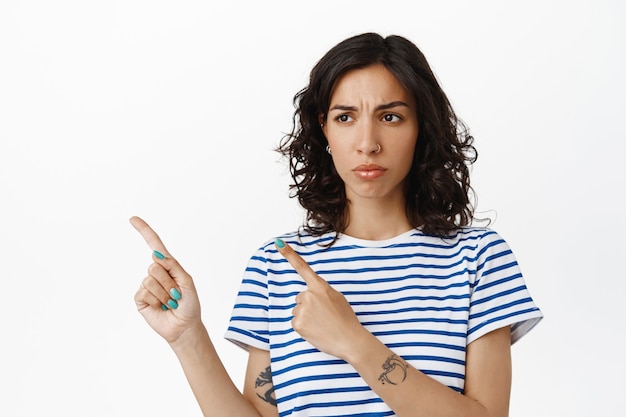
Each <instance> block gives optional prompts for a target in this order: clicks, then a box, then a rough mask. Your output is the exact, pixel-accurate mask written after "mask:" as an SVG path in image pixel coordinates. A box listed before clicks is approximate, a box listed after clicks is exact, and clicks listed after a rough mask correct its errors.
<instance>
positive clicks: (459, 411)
mask: <svg viewBox="0 0 626 417" xmlns="http://www.w3.org/2000/svg"><path fill="white" fill-rule="evenodd" d="M363 330H364V332H363V333H362V336H361V337H362V339H360V340H359V339H357V340H355V342H354V347H353V348H352V349H351V350H350V351H349V352H347V353H346V357H345V358H344V359H345V360H346V361H347V362H349V363H350V364H351V365H352V366H353V367H354V368H355V369H356V370H357V372H359V374H360V375H361V377H362V378H363V379H364V380H365V381H366V382H367V384H368V385H369V386H370V387H372V389H373V390H374V391H375V392H376V393H377V394H378V395H379V396H380V397H381V398H382V399H383V401H385V403H386V404H387V405H388V406H389V407H390V408H391V409H393V410H394V411H395V413H396V414H397V415H398V416H417V415H420V416H430V417H444V416H455V417H474V416H484V417H487V416H488V417H506V416H508V412H509V398H510V389H511V348H510V346H511V336H510V327H509V326H506V327H503V328H501V329H498V330H494V331H492V332H490V333H488V334H486V335H484V336H482V337H480V338H478V339H477V340H475V341H474V342H472V343H470V345H469V346H468V347H467V355H466V373H465V395H461V394H459V393H457V392H456V391H453V390H452V389H450V388H449V387H447V386H445V385H443V384H441V383H440V382H438V381H435V380H434V379H432V378H430V377H429V376H427V375H425V374H423V373H422V372H420V371H418V370H417V369H415V368H413V367H411V366H410V365H409V364H408V363H406V362H405V361H404V360H403V359H402V358H400V357H398V356H397V355H395V354H394V353H393V352H392V351H391V350H390V349H389V348H387V347H386V346H385V345H384V344H383V343H381V342H380V341H379V340H378V339H376V338H375V337H374V336H373V335H372V334H371V333H369V332H367V331H366V330H365V329H363Z"/></svg>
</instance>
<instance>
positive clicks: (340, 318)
mask: <svg viewBox="0 0 626 417" xmlns="http://www.w3.org/2000/svg"><path fill="white" fill-rule="evenodd" d="M281 244H282V247H281ZM276 248H277V249H278V251H279V252H280V253H281V254H282V255H283V256H284V257H285V258H286V259H287V261H289V263H290V264H291V266H293V268H294V269H295V270H296V272H298V274H299V275H300V276H301V277H302V278H303V279H304V281H305V282H306V285H307V289H306V290H304V291H302V292H301V293H300V294H298V295H297V296H296V306H295V307H294V309H293V313H292V314H293V319H292V321H291V325H292V327H293V328H294V330H295V331H296V332H298V334H300V336H302V338H303V339H304V340H306V341H307V342H309V343H311V344H312V345H313V346H315V347H316V348H317V349H319V350H320V351H322V352H325V353H328V354H330V355H333V356H336V357H338V358H341V359H344V360H346V361H347V360H348V356H349V353H350V351H351V350H353V349H354V348H355V346H358V341H359V340H361V339H362V338H363V337H365V336H366V335H371V334H370V333H369V332H367V330H366V329H365V328H364V327H363V326H362V325H361V323H360V322H359V320H358V318H357V317H356V314H355V313H354V311H353V310H352V307H351V306H350V304H349V303H348V300H346V297H344V295H343V294H341V293H340V292H339V291H337V290H335V289H334V288H332V287H331V286H330V285H329V284H328V282H326V281H325V280H324V279H323V278H322V277H320V276H319V275H317V274H316V273H315V271H313V269H312V268H311V267H310V266H309V264H307V263H306V262H305V260H304V259H302V257H301V256H300V255H298V254H297V253H296V252H295V251H294V250H293V249H292V248H291V247H290V246H289V245H288V244H286V243H284V242H283V241H280V242H279V241H277V244H276Z"/></svg>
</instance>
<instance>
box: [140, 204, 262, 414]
mask: <svg viewBox="0 0 626 417" xmlns="http://www.w3.org/2000/svg"><path fill="white" fill-rule="evenodd" d="M131 224H132V225H133V226H134V227H135V229H137V231H139V233H141V235H142V236H143V238H144V239H145V241H146V242H147V243H148V245H149V246H150V248H151V249H152V250H153V251H155V252H153V255H152V260H153V263H152V264H151V265H150V267H149V268H148V276H147V277H145V278H144V280H143V281H142V283H141V286H140V287H139V289H138V290H137V293H136V294H135V303H136V305H137V310H138V311H139V312H140V313H141V315H142V316H143V317H144V319H145V320H146V322H147V323H148V324H149V325H150V327H152V328H153V329H154V331H156V332H157V333H158V334H159V335H160V336H161V337H163V338H164V339H165V340H166V341H167V342H168V343H169V345H170V346H171V348H172V349H173V350H174V352H175V354H176V356H177V357H178V360H179V361H180V363H181V365H182V367H183V370H184V372H185V375H186V377H187V380H188V381H189V385H190V386H191V389H192V391H193V393H194V395H195V397H196V400H197V401H198V404H199V405H200V409H201V410H202V412H203V414H204V415H205V416H209V415H218V416H236V417H247V416H250V417H252V416H254V417H258V416H260V414H259V413H258V412H257V411H256V410H255V408H254V407H253V406H252V405H251V403H250V402H248V401H247V400H246V399H245V398H244V396H243V395H242V394H241V392H240V391H239V390H238V389H237V387H236V386H235V385H234V384H233V382H232V380H231V379H230V376H229V375H228V373H227V372H226V369H225V368H224V365H223V364H222V361H221V360H220V358H219V356H218V355H217V352H216V351H215V348H214V346H213V343H212V342H211V339H210V337H209V334H208V332H207V331H206V328H205V326H204V324H203V323H202V320H201V313H200V302H199V299H198V294H197V292H196V289H195V286H194V283H193V280H192V278H191V276H190V275H189V274H188V273H187V272H186V271H185V270H184V269H183V268H182V266H181V265H180V264H179V263H178V262H177V261H176V259H174V258H173V257H172V256H171V255H170V253H169V252H168V251H167V249H166V248H165V245H163V242H162V241H161V239H160V238H159V236H158V235H157V234H156V233H155V232H154V230H152V229H151V228H150V226H148V224H146V223H145V222H144V221H143V220H141V219H140V218H138V217H133V218H131ZM268 363H269V356H268Z"/></svg>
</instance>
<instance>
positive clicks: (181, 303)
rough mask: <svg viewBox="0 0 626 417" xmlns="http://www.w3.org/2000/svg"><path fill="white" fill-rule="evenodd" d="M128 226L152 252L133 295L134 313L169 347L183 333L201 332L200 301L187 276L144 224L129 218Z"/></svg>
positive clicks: (139, 220) (157, 237)
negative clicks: (143, 276)
mask: <svg viewBox="0 0 626 417" xmlns="http://www.w3.org/2000/svg"><path fill="white" fill-rule="evenodd" d="M130 223H131V224H132V225H133V227H134V228H135V229H137V231H138V232H139V233H140V234H141V236H142V237H143V238H144V240H145V241H146V243H147V244H148V246H149V247H150V249H152V251H153V253H152V261H153V263H152V264H151V265H150V266H149V267H148V276H147V277H145V278H144V279H143V281H142V282H141V285H140V287H139V289H138V290H137V292H136V293H135V303H136V305H137V310H138V311H139V312H140V313H141V315H142V316H143V317H144V319H145V320H146V321H147V322H148V324H149V325H150V327H152V328H153V329H154V330H155V331H156V332H157V333H158V334H159V335H161V336H162V337H163V338H164V339H165V340H166V341H167V342H168V343H170V344H172V343H175V342H177V341H179V339H180V338H181V336H183V335H185V334H187V333H193V331H194V330H199V329H203V328H204V327H203V325H202V319H201V315H200V302H199V299H198V294H197V292H196V288H195V286H194V284H193V280H192V278H191V276H190V275H189V274H188V273H187V272H185V270H184V269H183V268H182V266H180V264H179V263H178V262H177V261H176V259H174V258H173V257H172V255H170V253H169V252H168V251H167V249H166V248H165V245H163V242H162V241H161V239H160V238H159V236H158V235H157V234H156V232H155V231H154V230H152V228H151V227H150V226H148V224H147V223H146V222H145V221H143V220H142V219H141V218H139V217H131V219H130Z"/></svg>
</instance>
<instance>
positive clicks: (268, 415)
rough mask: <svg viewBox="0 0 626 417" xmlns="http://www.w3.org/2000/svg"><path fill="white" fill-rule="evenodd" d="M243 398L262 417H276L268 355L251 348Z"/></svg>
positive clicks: (264, 351)
mask: <svg viewBox="0 0 626 417" xmlns="http://www.w3.org/2000/svg"><path fill="white" fill-rule="evenodd" d="M243 396H244V398H245V399H246V400H248V402H249V403H250V404H252V406H253V407H254V408H255V409H256V410H258V411H259V413H261V415H262V416H263V417H277V416H278V408H277V407H276V396H275V395H274V382H273V381H272V370H271V366H270V353H269V351H267V350H261V349H256V348H253V347H251V348H250V356H248V368H247V370H246V379H245V382H244V387H243Z"/></svg>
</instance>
